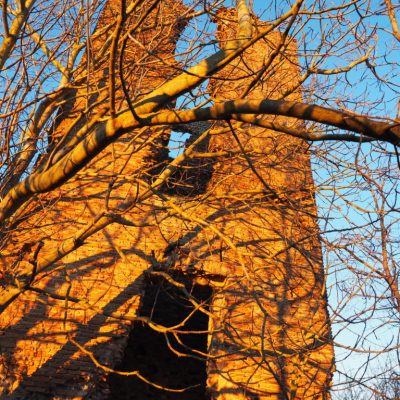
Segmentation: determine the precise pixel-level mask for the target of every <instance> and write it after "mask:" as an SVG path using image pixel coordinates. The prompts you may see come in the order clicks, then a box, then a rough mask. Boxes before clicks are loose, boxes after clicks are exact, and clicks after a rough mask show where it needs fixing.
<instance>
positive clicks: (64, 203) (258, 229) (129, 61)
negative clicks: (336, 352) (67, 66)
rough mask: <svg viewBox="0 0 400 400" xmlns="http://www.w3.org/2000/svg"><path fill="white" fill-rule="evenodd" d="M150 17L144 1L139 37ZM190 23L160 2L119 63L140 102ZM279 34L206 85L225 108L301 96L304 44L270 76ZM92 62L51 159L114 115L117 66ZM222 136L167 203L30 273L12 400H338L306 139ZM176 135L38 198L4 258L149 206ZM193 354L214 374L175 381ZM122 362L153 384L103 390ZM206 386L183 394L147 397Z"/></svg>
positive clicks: (203, 149)
mask: <svg viewBox="0 0 400 400" xmlns="http://www.w3.org/2000/svg"><path fill="white" fill-rule="evenodd" d="M117 10H119V5H118V4H114V3H111V2H109V3H108V4H107V7H106V9H105V10H104V11H103V14H102V17H101V18H100V22H99V24H98V27H97V29H96V32H100V33H99V35H98V37H97V38H96V39H95V38H94V39H93V47H92V51H93V52H96V54H100V56H101V53H102V49H103V46H104V44H105V43H106V42H107V32H108V31H107V29H106V26H107V23H108V21H109V19H110V18H114V16H115V15H116V14H117V12H118V11H117ZM145 12H146V6H144V7H143V9H139V10H138V12H137V13H136V14H135V16H134V17H132V21H129V22H128V23H127V26H134V25H135V22H136V21H138V20H139V19H140V18H141V16H142V15H144V14H145ZM185 12H186V9H185V7H184V6H183V5H182V4H181V3H180V2H177V1H172V0H163V1H161V2H160V6H159V8H158V9H156V10H154V11H153V12H152V13H151V14H150V15H149V16H148V17H147V20H146V21H147V25H146V26H147V27H148V29H146V30H143V31H142V32H138V33H137V34H136V36H135V40H136V41H137V43H136V45H133V44H132V43H131V45H130V47H129V51H127V52H126V56H125V60H124V62H125V64H124V65H125V67H124V71H125V74H126V75H125V76H124V79H125V81H126V85H127V90H128V91H129V93H130V95H131V96H132V98H135V99H138V98H140V96H141V95H143V94H146V92H145V91H151V90H152V89H153V88H155V87H157V86H158V85H160V84H162V83H163V82H164V81H167V80H168V79H169V78H170V77H172V76H173V75H174V74H175V73H176V71H175V68H174V66H175V65H176V62H175V61H174V57H173V54H174V51H175V44H176V40H177V37H178V36H179V33H180V31H181V30H182V29H183V28H184V26H185V23H184V22H183V21H184V19H183V18H182V16H184V14H185ZM235 19H236V15H235V13H234V11H233V10H227V9H221V10H220V12H219V14H218V21H219V25H218V40H219V41H220V44H221V46H222V47H223V46H225V45H226V44H227V43H229V40H231V39H232V38H233V37H235V35H236V31H237V24H236V23H235ZM254 22H255V25H256V28H257V29H259V30H262V29H263V25H262V23H260V22H259V21H254ZM264 28H265V27H264ZM101 32H103V33H101ZM281 38H282V36H281V35H280V34H279V33H273V34H270V35H268V36H267V37H266V38H265V39H264V40H263V41H262V42H258V43H257V44H256V45H254V46H253V47H252V48H250V49H248V50H247V51H246V52H245V54H244V55H243V56H242V57H241V58H240V59H238V60H236V61H234V62H233V63H232V64H231V65H229V67H226V68H225V69H224V70H222V71H221V72H220V73H219V74H218V76H216V77H215V78H214V79H213V80H212V82H211V83H210V90H211V91H212V95H213V97H214V100H215V101H222V100H229V99H236V98H238V97H240V96H241V95H243V94H244V93H247V92H248V94H247V98H251V99H262V98H273V99H278V98H280V97H281V96H285V98H286V99H289V100H300V99H301V91H300V90H299V89H298V88H297V86H298V84H297V83H298V80H299V78H298V67H297V48H296V43H295V42H294V41H291V42H290V43H289V44H285V45H283V46H282V51H281V52H280V53H279V55H278V56H276V57H275V58H274V59H273V60H272V59H271V64H270V67H269V68H268V69H266V73H264V74H260V71H262V70H263V66H264V65H266V63H269V62H270V55H271V54H272V53H273V50H274V49H276V47H277V46H279V45H280V41H281ZM105 54H107V53H106V52H105ZM89 59H90V58H89ZM86 60H87V59H84V60H83V61H82V63H81V66H82V71H80V72H79V73H78V78H77V81H78V82H81V83H82V85H81V88H79V89H77V92H75V93H73V98H74V100H73V101H72V102H70V103H69V104H67V106H65V107H64V109H63V110H62V111H60V114H59V117H58V118H57V121H56V123H55V126H54V132H53V141H54V150H53V153H52V154H53V157H58V156H59V155H58V153H57V151H58V149H59V148H61V147H62V146H61V144H65V143H68V141H70V142H71V143H73V140H74V139H73V137H76V136H78V137H79V134H80V133H81V132H84V129H85V127H86V125H85V122H86V121H85V117H84V115H85V113H83V112H82V111H85V112H86V113H88V112H90V113H98V114H99V115H100V114H101V113H106V112H107V110H106V109H105V106H104V105H105V104H107V101H108V96H107V95H108V91H107V89H108V84H109V75H108V74H109V70H108V60H107V59H104V60H102V59H101V58H100V60H99V62H98V63H97V64H96V65H92V64H90V62H87V61H86ZM138 60H139V61H138ZM254 77H258V78H259V79H257V81H255V80H254ZM88 88H89V89H88ZM116 93H117V102H116V103H117V106H118V107H124V106H126V103H125V101H124V96H123V91H122V88H117V91H116ZM88 108H90V111H88ZM268 122H269V123H270V124H281V125H286V126H290V127H292V128H296V127H300V125H299V122H298V121H295V120H290V119H287V118H273V117H271V118H270V119H268ZM200 128H201V127H200ZM199 133H200V132H197V134H199ZM212 133H213V134H212V135H211V136H210V137H209V139H206V140H205V142H204V143H203V144H202V145H200V146H198V148H197V149H196V150H197V151H196V154H197V155H196V157H197V158H196V157H195V158H192V159H190V160H189V161H188V162H187V163H186V164H185V165H184V166H183V167H182V169H181V170H180V171H178V172H177V173H176V176H174V177H172V178H171V179H170V181H169V182H168V183H167V184H166V185H165V187H163V188H162V189H161V190H160V194H159V196H153V197H152V198H149V199H148V201H146V202H144V203H143V204H138V205H137V206H136V207H135V208H132V209H130V210H128V211H127V212H126V213H123V214H121V213H118V215H115V222H114V223H113V224H111V225H109V226H107V227H105V228H104V229H102V230H101V231H99V232H98V233H96V234H95V235H93V236H91V237H90V238H89V239H88V240H87V241H85V243H84V244H83V245H82V246H81V247H80V248H79V250H77V251H74V252H73V253H71V254H69V255H68V256H66V257H64V258H63V259H62V260H60V261H59V262H58V263H57V266H56V267H55V268H54V267H53V268H52V269H49V270H46V271H43V272H42V273H41V274H40V275H38V276H35V277H34V285H33V286H34V287H35V288H36V291H27V292H25V293H24V294H23V295H22V296H20V297H19V298H18V300H16V301H15V302H14V303H13V304H12V305H10V306H9V307H8V309H7V311H6V312H5V313H3V314H2V315H1V316H0V318H1V322H0V324H1V329H2V331H3V336H2V337H1V338H0V340H1V342H0V344H1V348H2V353H3V357H4V360H3V366H4V367H3V371H2V375H3V377H4V383H3V396H4V398H10V399H19V398H37V399H41V398H43V399H45V398H61V399H72V398H93V399H103V398H106V397H107V396H109V392H110V390H111V392H112V393H111V397H110V398H113V399H114V398H126V399H151V398H157V399H186V400H188V399H192V398H193V399H202V398H204V399H207V398H211V399H213V400H217V399H218V400H222V399H225V400H229V399H232V400H233V399H238V400H239V399H271V400H272V399H276V400H278V399H315V400H316V399H329V393H328V389H329V385H330V380H331V374H332V369H333V367H332V365H333V350H332V344H331V341H330V329H329V317H328V314H327V308H326V294H325V282H324V273H323V266H322V259H321V246H320V242H319V238H318V225H317V213H316V207H315V202H314V196H313V194H314V188H313V181H312V176H311V168H310V161H309V155H308V153H307V145H306V143H304V142H303V141H301V140H298V139H294V138H291V137H288V135H285V134H283V133H279V132H276V131H273V130H268V129H265V128H260V127H254V126H250V125H249V124H247V123H246V121H244V122H243V123H235V124H233V125H228V124H219V125H218V126H215V127H213V128H212ZM169 135H170V131H169V130H168V129H164V128H157V129H146V130H145V129H142V130H140V131H138V132H133V133H132V134H131V135H127V136H124V137H123V138H122V139H121V140H120V141H118V142H117V143H114V144H113V145H111V146H110V149H109V150H106V151H104V152H102V153H101V154H100V155H99V156H98V157H97V158H96V160H94V161H93V162H92V163H91V164H90V165H89V166H88V167H86V168H85V169H84V170H83V171H81V172H80V173H79V174H78V176H77V177H76V178H73V179H72V180H71V181H69V182H68V184H66V185H64V186H62V187H61V188H60V189H57V190H56V191H55V192H52V193H51V194H49V195H43V196H41V197H40V200H39V201H34V202H33V203H32V204H30V205H29V206H28V207H27V209H26V210H24V215H23V216H21V219H22V217H23V222H21V223H20V224H19V229H18V230H17V231H16V232H15V233H14V236H13V237H12V240H13V243H15V244H14V245H13V246H12V247H8V248H7V249H6V250H7V251H5V252H3V253H4V254H2V262H3V264H4V265H5V264H8V265H10V264H12V263H14V264H15V265H16V266H18V265H19V266H23V265H24V264H27V263H28V261H27V258H28V251H27V250H26V249H29V251H32V252H34V251H35V249H38V247H37V243H42V244H40V248H39V249H38V251H39V255H42V256H43V255H45V254H46V251H50V249H52V248H54V247H55V246H56V245H59V244H60V243H63V241H65V240H67V239H70V238H71V237H73V235H75V234H76V226H77V224H79V225H80V226H81V227H82V229H90V225H91V223H92V221H93V220H96V218H100V216H102V215H105V214H107V215H111V214H113V212H115V205H116V204H117V203H118V202H121V201H123V200H124V199H125V198H127V197H128V196H135V195H137V193H136V192H137V190H138V185H137V184H136V182H135V178H136V177H139V178H140V179H142V180H144V181H148V182H151V180H152V179H153V177H154V176H156V175H157V174H158V173H159V172H160V171H162V169H163V166H164V165H165V164H166V163H167V162H168V156H167V154H166V145H167V143H168V139H169ZM194 136H196V135H194ZM193 140H195V137H194V138H192V139H191V141H193ZM202 153H203V154H202ZM204 153H206V154H204ZM171 203H173V206H172V205H171ZM171 207H175V208H171ZM171 210H174V211H173V212H172V211H171ZM24 246H25V247H24ZM23 249H25V250H26V251H25V250H23ZM25 253H26V254H25ZM77 299H79V300H80V301H76V300H77ZM188 299H189V300H188ZM200 314H201V315H200ZM196 319H198V320H199V321H200V320H201V321H200V322H198V323H197V322H196V321H197V320H196ZM194 320H196V321H195V322H193V321H194ZM174 325H175V326H176V327H175V328H171V329H170V330H169V331H168V330H165V331H163V328H162V327H165V326H167V327H173V326H174ZM146 329H147V330H146ZM157 331H158V333H157V335H158V336H157V338H155V336H153V333H154V332H157ZM191 332H192V333H191ZM128 336H129V339H128ZM192 336H193V337H194V339H190V337H192ZM160 338H161V341H162V342H163V344H162V345H161V344H158V343H159V342H158V341H159V340H160ZM188 338H189V339H188ZM156 341H157V342H156ZM200 342H201V344H200V345H199V343H200ZM138 343H139V344H138ZM135 346H136V347H135ZM163 346H164V347H163ZM132 348H134V349H133V350H132ZM129 349H131V350H129ZM85 350H86V353H85ZM153 350H154V351H155V353H154V352H153V353H152V351H153ZM129 351H131V353H129ZM89 352H90V353H91V355H92V358H91V356H90V355H89ZM129 354H130V355H129ZM166 354H168V355H166ZM183 355H186V356H187V355H189V356H190V357H191V358H189V360H192V359H200V361H198V365H199V368H200V369H201V368H203V370H204V371H203V373H200V372H199V370H197V369H196V370H194V369H193V370H192V369H191V368H192V367H191V365H192V363H193V362H195V361H192V362H190V363H187V364H182V366H180V367H178V369H177V370H176V371H178V372H175V375H173V374H171V372H170V370H172V369H173V365H174V364H177V365H178V363H180V361H179V360H180V359H181V358H182V356H183ZM183 358H188V357H183ZM205 359H207V361H206V362H205V361H204V360H205ZM202 360H203V361H202ZM96 362H97V363H98V365H97V366H96V365H95V363H96ZM100 364H101V365H102V366H103V368H101V367H99V365H100ZM153 364H154V365H153ZM180 365H181V364H180ZM116 367H117V368H118V369H122V370H123V369H128V370H130V371H135V370H137V371H138V372H139V374H140V375H141V376H142V377H143V378H144V379H145V380H149V381H151V383H153V386H152V385H151V384H149V383H145V384H144V385H142V386H140V385H138V384H137V382H138V377H137V375H138V374H136V376H131V377H129V378H118V377H112V378H109V379H108V380H107V368H116ZM133 375H135V374H133ZM189 375H190V376H189ZM127 380H128V381H127ZM199 381H202V382H199ZM139 382H140V380H139ZM198 383H202V386H200V387H196V388H194V389H193V388H190V389H188V390H186V391H184V392H179V391H177V392H168V391H162V390H160V389H159V388H155V389H154V390H155V391H154V392H152V391H151V390H152V389H148V388H152V387H154V386H157V385H158V386H164V387H169V388H171V387H172V388H175V389H179V388H187V387H191V386H193V385H195V384H198ZM206 386H207V390H206V388H205V387H206ZM110 388H111V389H110ZM126 388H127V389H126ZM125 389H126V390H125ZM118 396H120V397H118Z"/></svg>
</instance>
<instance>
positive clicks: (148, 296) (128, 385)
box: [109, 279, 212, 400]
mask: <svg viewBox="0 0 400 400" xmlns="http://www.w3.org/2000/svg"><path fill="white" fill-rule="evenodd" d="M180 281H181V282H182V280H180ZM184 283H185V284H186V289H187V290H188V292H189V293H190V294H191V295H192V296H193V297H194V298H195V299H196V300H197V302H198V303H204V304H205V305H204V308H207V304H208V303H209V300H210V298H211V296H212V290H211V288H210V287H208V286H199V285H193V284H191V283H189V282H187V281H186V282H184ZM193 311H194V306H193V305H192V304H191V303H190V302H189V301H188V300H187V298H186V296H185V295H184V294H183V293H182V291H181V290H180V289H178V288H176V287H174V286H172V285H171V284H169V283H167V282H166V281H165V280H162V281H160V280H159V279H151V280H149V282H148V283H147V285H146V291H145V295H144V297H143V300H142V306H141V308H140V315H141V316H146V317H150V318H151V320H152V321H153V322H155V323H157V324H160V325H163V326H166V327H171V326H174V325H177V324H179V323H181V322H182V321H183V320H184V319H185V318H187V316H188V315H189V314H190V313H192V312H193ZM208 319H209V317H208V316H207V315H206V314H205V313H203V312H201V311H195V312H194V313H193V315H191V317H190V319H189V320H188V321H187V322H186V323H185V325H184V326H183V327H181V328H179V329H177V331H178V330H179V331H183V333H177V335H178V337H179V341H181V342H182V343H183V345H182V344H180V343H178V340H177V339H176V338H175V337H174V335H173V334H172V333H167V334H164V333H160V332H157V331H155V330H154V329H152V328H150V327H149V326H148V325H146V324H143V323H141V322H136V323H134V325H133V327H132V330H131V333H130V336H129V341H128V345H127V348H126V350H125V356H124V359H123V360H122V362H121V364H120V365H118V366H117V369H118V370H121V371H134V370H138V371H140V374H141V375H143V376H144V377H145V378H146V379H148V380H150V381H152V382H154V383H156V384H157V385H161V386H164V387H168V388H172V389H182V388H186V387H191V386H195V387H193V388H190V389H188V390H185V391H184V392H182V393H176V392H167V391H163V390H160V389H157V388H155V387H152V386H150V385H148V384H146V383H144V382H142V381H141V380H139V379H138V378H137V377H124V376H121V375H116V374H111V375H110V376H109V385H110V391H111V393H110V400H111V399H112V400H122V399H124V400H148V399H157V400H180V399H181V400H209V399H210V397H209V395H208V394H207V392H206V380H207V374H206V360H205V358H204V357H201V356H200V355H198V354H196V353H194V352H193V351H191V350H190V349H194V350H197V351H200V352H203V353H207V330H208ZM186 332H188V333H186ZM189 332H193V333H189ZM195 332H202V333H195ZM165 335H167V338H168V340H169V342H170V346H171V347H172V348H173V349H174V350H176V352H178V353H183V354H185V355H189V357H187V356H178V354H176V353H174V352H173V351H172V350H171V349H170V348H169V347H168V344H167V340H166V336H165ZM193 356H195V357H193Z"/></svg>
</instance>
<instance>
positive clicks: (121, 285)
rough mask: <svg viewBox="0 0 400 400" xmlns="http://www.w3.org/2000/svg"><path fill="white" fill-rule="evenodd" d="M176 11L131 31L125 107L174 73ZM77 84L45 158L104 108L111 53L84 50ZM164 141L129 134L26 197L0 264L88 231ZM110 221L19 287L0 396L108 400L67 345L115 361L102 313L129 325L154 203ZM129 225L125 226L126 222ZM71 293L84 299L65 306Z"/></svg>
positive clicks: (113, 324)
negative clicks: (48, 188)
mask: <svg viewBox="0 0 400 400" xmlns="http://www.w3.org/2000/svg"><path fill="white" fill-rule="evenodd" d="M128 5H129V4H128ZM119 10H120V2H119V1H113V2H108V3H107V5H106V8H105V10H104V11H103V13H102V16H101V17H100V21H99V24H98V26H97V28H96V31H95V34H94V36H93V38H92V47H91V52H92V53H94V54H95V55H96V57H97V58H98V57H99V54H101V51H102V48H103V46H104V45H105V44H107V43H108V44H109V39H110V33H111V32H112V31H113V30H114V26H112V27H109V28H108V29H106V28H107V25H108V24H109V22H111V21H114V20H115V17H116V16H117V15H118V12H119ZM146 11H147V7H146V6H142V7H139V8H138V9H137V10H136V11H135V13H134V15H133V16H132V17H131V19H130V20H129V21H127V24H126V26H128V27H133V26H134V25H135V22H136V21H138V20H139V19H140V18H141V17H142V16H143V15H144V14H145V13H146ZM185 12H186V8H185V7H184V6H182V4H181V3H180V2H177V1H172V0H171V1H168V0H167V1H163V2H161V4H160V6H159V7H156V9H155V10H154V11H153V12H152V13H151V14H150V15H149V16H148V17H147V18H146V19H145V22H144V23H143V24H142V27H143V26H145V27H146V29H144V31H143V32H137V33H136V34H135V35H134V36H135V39H136V40H137V41H138V42H139V43H136V44H132V41H129V42H128V46H127V49H126V52H125V60H124V66H125V68H124V79H125V80H126V85H127V89H128V91H129V93H130V95H131V96H132V101H135V100H136V99H138V98H140V96H142V95H143V94H145V93H147V92H148V91H150V90H151V89H153V88H155V87H157V86H158V85H161V84H162V83H164V82H165V81H167V80H168V79H170V77H171V76H172V75H174V74H176V71H175V69H174V68H173V65H174V63H175V61H174V51H175V44H176V39H177V37H178V35H179V32H180V30H181V29H182V28H183V27H184V25H185V23H184V22H179V23H177V20H178V17H182V16H183V15H184V14H185ZM107 41H108V42H107ZM150 53H151V54H150ZM89 60H91V57H89ZM117 73H118V72H117ZM76 81H77V83H79V84H80V86H79V87H78V88H77V90H76V91H75V93H72V94H71V99H72V100H71V101H70V102H67V104H66V105H65V106H64V107H63V109H62V110H61V111H60V113H59V115H58V118H57V121H56V124H55V126H54V129H53V130H54V131H53V134H52V137H53V144H52V146H53V156H52V157H54V158H57V157H58V156H59V152H58V151H57V149H61V148H62V145H63V144H64V143H66V142H67V141H68V140H70V139H71V138H74V137H77V136H78V135H80V133H81V132H82V129H84V128H85V126H86V124H87V123H88V120H90V119H91V118H93V117H94V116H95V115H96V114H97V115H100V114H101V113H104V107H107V106H108V101H109V94H108V83H109V53H108V52H107V51H106V52H105V55H104V57H103V58H102V59H100V61H99V62H98V63H97V64H93V62H92V61H89V62H88V61H87V56H86V55H84V57H83V60H82V61H81V63H80V67H79V71H78V72H77V77H76ZM118 81H119V77H118V78H117V82H118ZM116 93H117V103H116V104H117V109H119V108H121V107H126V106H127V104H126V102H123V101H122V99H123V97H124V96H123V93H122V89H121V87H117V90H116ZM87 107H91V108H92V109H91V111H90V112H89V118H86V116H85V114H84V113H83V111H85V109H87ZM169 134H170V132H169V130H168V129H163V128H160V129H145V130H144V129H142V130H140V131H138V132H132V134H130V135H126V136H124V137H123V138H122V139H121V140H120V141H118V142H117V143H115V144H112V145H111V146H109V148H107V150H105V151H103V152H102V153H101V154H100V155H99V156H98V157H97V158H96V159H95V160H94V161H93V162H91V163H90V165H88V167H86V168H84V169H83V170H82V171H81V172H80V173H79V174H78V175H77V176H76V177H74V178H73V179H72V180H71V181H69V182H68V184H65V185H63V186H62V187H61V188H59V189H57V190H54V191H52V192H51V193H49V194H46V195H40V196H39V197H38V198H37V199H34V201H32V202H31V203H30V204H28V206H27V207H26V208H24V210H23V211H22V213H21V215H19V216H18V218H19V219H20V221H19V224H18V225H17V228H16V229H15V231H14V232H12V234H11V235H10V236H11V238H10V243H12V245H10V246H8V247H7V248H6V250H5V251H2V257H1V262H2V267H3V268H5V269H6V268H9V266H10V265H12V264H14V265H15V267H14V268H15V270H17V269H18V268H23V267H25V266H29V263H28V260H29V259H30V258H32V254H33V253H34V251H35V249H36V248H37V245H38V244H39V243H40V242H42V243H43V246H42V248H41V249H40V252H39V257H45V256H46V253H47V252H48V251H51V250H52V249H54V248H55V247H57V246H59V245H60V244H61V243H62V242H63V241H64V240H67V239H69V238H72V237H74V235H75V234H76V232H77V231H79V230H80V229H87V227H89V226H90V224H91V223H92V221H94V220H96V218H98V216H99V215H102V214H104V213H108V214H112V213H113V212H115V206H116V204H118V203H120V202H122V201H124V200H125V199H126V198H127V197H128V196H135V195H136V191H137V185H136V183H135V182H134V179H135V178H136V177H138V176H140V177H141V178H142V179H144V180H149V179H151V176H152V174H153V172H152V169H153V168H154V167H155V166H157V165H158V164H159V163H160V162H161V161H162V159H164V158H165V145H166V143H167V142H168V137H169ZM116 216H117V217H121V218H122V219H123V218H125V222H124V223H114V224H111V225H109V226H108V227H107V228H104V229H102V230H101V231H100V232H98V233H97V234H95V235H93V236H92V237H91V238H90V239H89V240H87V241H86V242H85V243H84V244H83V245H82V246H81V247H80V248H79V250H77V251H75V252H73V253H71V254H70V255H68V256H67V257H64V258H63V259H62V260H61V261H60V262H59V263H57V265H56V266H55V267H53V268H51V269H49V270H48V271H46V272H44V273H41V274H40V275H38V276H37V277H35V279H34V281H33V282H32V285H33V286H34V287H36V289H37V290H42V291H43V292H42V293H37V292H36V293H35V292H32V291H26V292H25V293H23V294H22V295H21V296H20V297H19V298H18V299H17V300H16V301H14V302H13V303H12V304H11V305H10V306H9V307H8V309H7V311H6V312H5V313H3V314H2V315H1V316H0V327H1V331H2V336H0V341H1V342H0V345H1V350H2V358H3V359H2V362H1V363H0V365H1V366H2V370H1V378H0V381H1V389H0V390H1V392H0V393H1V394H0V397H1V398H4V399H42V398H43V399H48V398H57V399H77V398H91V399H103V398H106V397H107V396H108V385H107V382H106V372H105V371H103V370H101V369H100V368H97V367H96V366H95V365H94V363H93V362H92V360H90V358H89V357H88V356H87V355H85V354H83V353H82V351H80V350H79V349H78V348H77V347H76V346H75V345H74V344H73V343H71V341H70V338H73V339H74V340H75V341H76V342H77V343H79V344H80V345H81V346H84V347H85V348H87V349H88V350H89V351H91V352H93V355H94V356H95V357H96V358H97V359H98V361H99V362H100V363H104V364H105V365H107V366H110V367H114V366H115V365H116V364H117V362H118V361H119V360H120V359H121V357H122V355H123V351H124V348H125V345H126V341H127V338H128V333H129V329H130V323H129V321H126V320H118V319H116V318H109V317H107V316H105V315H103V313H105V314H106V315H110V314H111V313H114V314H120V315H121V316H123V317H124V318H131V319H134V317H135V316H136V314H137V308H138V306H139V303H140V296H141V294H142V292H143V289H144V284H143V280H144V273H145V271H146V270H147V269H148V268H149V267H150V265H151V262H152V259H153V258H152V253H154V250H155V249H158V248H159V247H160V246H165V243H164V241H163V239H162V238H161V237H160V234H159V233H157V232H158V230H157V222H156V220H155V213H154V209H153V205H152V204H140V205H138V207H136V208H135V209H134V211H132V212H131V213H129V214H126V215H123V214H117V215H116ZM128 221H134V225H135V226H128V225H127V224H128ZM136 226H137V227H136ZM6 279H7V277H6ZM50 294H51V295H53V296H50ZM56 296H61V298H63V297H65V299H64V300H63V299H62V300H59V299H57V298H54V297H56ZM74 298H78V299H82V300H83V301H81V302H80V303H78V304H75V303H74V302H73V301H72V300H73V299H74ZM89 305H90V307H89Z"/></svg>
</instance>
